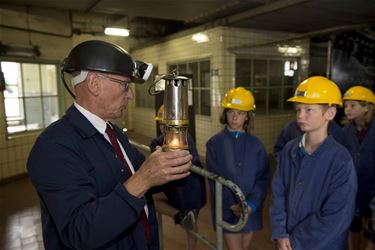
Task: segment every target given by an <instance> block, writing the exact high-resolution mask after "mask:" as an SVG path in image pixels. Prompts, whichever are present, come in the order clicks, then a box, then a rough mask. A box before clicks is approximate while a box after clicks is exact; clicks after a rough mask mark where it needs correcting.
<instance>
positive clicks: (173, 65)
mask: <svg viewBox="0 0 375 250" xmlns="http://www.w3.org/2000/svg"><path fill="white" fill-rule="evenodd" d="M203 63H208V81H207V82H206V81H205V83H206V84H205V86H203V87H202V78H203V76H202V72H201V64H203ZM190 64H197V72H198V75H197V79H196V81H194V76H193V79H192V84H191V86H190V88H189V89H191V90H192V95H193V102H194V114H195V115H196V116H202V117H211V114H212V113H211V106H212V105H211V94H212V91H211V58H210V57H205V58H200V59H196V60H186V61H178V62H170V63H168V64H167V69H168V71H169V72H170V71H171V70H173V69H177V71H178V72H179V74H181V75H189V74H192V72H190V67H189V66H190ZM182 65H184V66H183V68H185V70H186V72H180V67H181V66H182ZM204 91H208V94H209V98H208V105H206V106H208V107H207V108H206V111H203V107H202V106H203V105H202V100H206V99H207V98H202V96H204V94H202V93H203V92H204ZM194 97H196V98H194ZM197 100H198V103H197V102H196V101H197ZM206 101H207V100H206Z"/></svg>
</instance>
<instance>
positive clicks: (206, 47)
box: [131, 27, 308, 156]
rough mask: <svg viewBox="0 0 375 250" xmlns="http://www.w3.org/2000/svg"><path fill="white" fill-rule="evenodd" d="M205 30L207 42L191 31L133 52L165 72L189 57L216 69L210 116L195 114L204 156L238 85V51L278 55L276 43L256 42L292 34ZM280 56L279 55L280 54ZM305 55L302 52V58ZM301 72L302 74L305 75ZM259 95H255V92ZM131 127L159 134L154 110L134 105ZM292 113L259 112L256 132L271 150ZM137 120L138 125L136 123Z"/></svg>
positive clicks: (198, 142)
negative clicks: (225, 103)
mask: <svg viewBox="0 0 375 250" xmlns="http://www.w3.org/2000/svg"><path fill="white" fill-rule="evenodd" d="M203 33H205V34H207V35H208V37H209V39H210V40H209V42H207V43H200V44H198V43H196V42H194V41H192V39H191V35H192V34H189V35H185V36H182V37H178V38H175V39H171V40H168V41H166V42H163V43H159V44H156V45H152V46H149V47H147V48H143V49H140V50H136V51H132V56H133V57H134V58H136V59H141V60H144V61H147V62H151V63H153V64H155V65H158V67H159V74H164V73H166V65H167V64H170V63H178V62H182V61H188V60H198V59H201V58H209V59H210V60H211V70H217V72H218V75H213V76H212V77H211V107H212V108H211V116H210V117H205V116H196V123H195V125H196V139H197V148H198V151H199V154H200V155H202V156H205V154H206V148H205V144H206V142H207V140H208V139H209V138H210V137H211V136H213V135H214V134H215V133H217V132H219V131H220V130H221V129H222V126H221V124H220V123H219V117H220V114H221V112H222V109H221V107H220V102H221V99H222V97H223V95H224V94H225V92H226V91H227V90H228V89H229V88H232V87H234V86H235V53H247V54H251V55H258V56H260V57H262V58H268V57H272V56H275V55H276V54H275V53H277V51H276V49H275V48H276V47H275V46H273V47H272V48H270V47H267V48H264V47H256V48H250V49H249V46H255V45H257V44H264V43H269V42H272V41H275V40H280V39H286V38H288V37H290V36H292V35H293V34H285V33H276V32H275V33H269V32H267V33H264V32H261V31H254V30H243V29H237V28H227V27H217V28H213V29H210V30H206V31H204V32H203ZM299 45H301V46H303V48H304V50H305V53H307V52H308V49H307V48H308V46H307V45H308V43H307V42H306V41H300V42H299ZM278 56H280V55H278ZM303 57H305V56H304V55H302V58H303ZM304 77H305V76H304V75H303V74H302V75H301V76H300V78H304ZM255 99H256V96H255ZM131 113H132V114H133V115H132V121H131V123H132V125H133V126H131V128H132V129H134V130H135V131H136V132H138V133H141V134H145V135H147V136H150V137H154V136H155V135H156V132H155V123H154V121H153V119H152V117H153V116H154V110H152V109H145V108H137V107H133V109H132V110H131ZM293 116H294V115H293V114H285V115H267V116H265V115H263V116H262V114H257V116H256V118H255V129H254V131H253V133H254V134H255V135H256V136H258V137H259V138H260V139H261V140H262V141H263V143H264V145H265V146H266V148H267V150H268V152H269V153H271V152H272V147H273V144H274V142H275V140H276V137H277V136H278V134H279V132H280V130H281V128H282V127H283V125H284V124H285V123H286V122H287V121H289V120H290V119H292V118H293ZM135 124H136V126H134V125H135Z"/></svg>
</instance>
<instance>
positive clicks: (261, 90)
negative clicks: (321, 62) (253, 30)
mask: <svg viewBox="0 0 375 250" xmlns="http://www.w3.org/2000/svg"><path fill="white" fill-rule="evenodd" d="M298 69H299V67H298V60H297V59H285V58H283V59H248V58H237V59H236V86H237V87H239V86H243V87H245V88H247V89H249V90H250V91H251V92H252V93H253V95H254V97H255V104H256V110H255V111H256V112H257V113H258V114H271V113H283V112H287V111H290V110H292V109H293V105H292V104H291V103H289V102H286V100H287V99H288V98H289V97H291V96H293V93H294V88H295V86H296V85H297V83H298Z"/></svg>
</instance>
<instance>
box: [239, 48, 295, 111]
mask: <svg viewBox="0 0 375 250" xmlns="http://www.w3.org/2000/svg"><path fill="white" fill-rule="evenodd" d="M238 59H240V60H249V61H250V83H249V84H242V83H239V81H238V80H237V70H238V69H237V60H238ZM257 60H260V61H265V62H266V82H265V85H264V86H259V87H257V86H254V83H255V69H254V61H257ZM273 61H281V62H282V64H281V65H282V67H284V64H285V62H286V61H296V62H297V63H298V69H297V70H296V71H295V80H294V82H293V83H292V84H286V83H285V79H286V78H285V77H286V76H285V75H284V74H282V75H281V83H280V84H278V85H274V84H271V83H270V78H271V74H270V64H271V62H273ZM300 65H301V63H300V57H267V58H264V57H258V56H248V55H236V58H235V79H236V80H235V85H236V87H240V86H241V87H244V88H246V89H248V90H250V91H251V92H252V93H253V94H254V97H255V104H256V105H257V91H259V90H261V91H265V99H264V109H263V110H261V111H259V108H258V112H257V109H256V110H255V111H256V112H257V114H260V115H274V114H285V113H290V112H291V111H293V106H292V105H289V106H290V107H289V108H288V107H287V106H288V105H287V103H286V100H287V99H288V98H289V97H290V96H289V95H287V93H288V91H287V90H288V89H291V90H292V92H293V90H294V89H295V88H296V86H297V85H298V83H299V74H300V70H301V69H300ZM272 90H280V95H279V103H278V105H279V108H278V109H277V110H276V109H272V108H271V107H270V106H271V105H270V97H271V91H272ZM258 106H260V105H258Z"/></svg>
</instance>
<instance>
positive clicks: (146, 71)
mask: <svg viewBox="0 0 375 250" xmlns="http://www.w3.org/2000/svg"><path fill="white" fill-rule="evenodd" d="M152 69H153V66H152V64H151V63H145V62H142V61H134V77H133V81H134V82H135V83H144V82H145V81H147V79H148V78H149V77H150V75H151V71H152Z"/></svg>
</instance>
